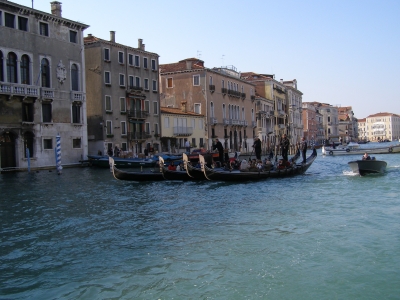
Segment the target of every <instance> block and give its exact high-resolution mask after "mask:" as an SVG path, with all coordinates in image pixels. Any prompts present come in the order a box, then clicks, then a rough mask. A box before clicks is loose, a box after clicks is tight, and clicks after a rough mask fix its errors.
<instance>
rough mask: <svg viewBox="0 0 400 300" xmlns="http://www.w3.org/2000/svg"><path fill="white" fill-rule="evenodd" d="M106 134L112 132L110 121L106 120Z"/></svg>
mask: <svg viewBox="0 0 400 300" xmlns="http://www.w3.org/2000/svg"><path fill="white" fill-rule="evenodd" d="M106 134H107V135H111V134H112V122H111V121H106Z"/></svg>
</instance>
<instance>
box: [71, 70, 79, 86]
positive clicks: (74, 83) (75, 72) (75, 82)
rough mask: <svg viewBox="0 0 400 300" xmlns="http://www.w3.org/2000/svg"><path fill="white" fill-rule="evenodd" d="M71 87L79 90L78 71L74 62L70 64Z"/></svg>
mask: <svg viewBox="0 0 400 300" xmlns="http://www.w3.org/2000/svg"><path fill="white" fill-rule="evenodd" d="M71 89H72V90H73V91H79V71H78V66H77V65H76V64H72V65H71Z"/></svg>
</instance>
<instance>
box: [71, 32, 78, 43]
mask: <svg viewBox="0 0 400 300" xmlns="http://www.w3.org/2000/svg"><path fill="white" fill-rule="evenodd" d="M77 37H78V33H77V32H76V31H72V30H70V31H69V41H70V42H71V43H75V44H76V43H77V42H78V38H77Z"/></svg>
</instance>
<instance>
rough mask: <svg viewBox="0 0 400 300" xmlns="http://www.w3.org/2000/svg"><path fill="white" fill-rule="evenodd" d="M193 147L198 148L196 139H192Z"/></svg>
mask: <svg viewBox="0 0 400 300" xmlns="http://www.w3.org/2000/svg"><path fill="white" fill-rule="evenodd" d="M191 146H192V147H193V146H196V138H192V145H191Z"/></svg>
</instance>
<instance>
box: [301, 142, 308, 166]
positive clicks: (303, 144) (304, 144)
mask: <svg viewBox="0 0 400 300" xmlns="http://www.w3.org/2000/svg"><path fill="white" fill-rule="evenodd" d="M300 149H301V154H302V156H303V161H302V163H303V164H304V163H305V162H306V154H307V141H306V139H305V138H304V136H303V137H302V138H301V144H300Z"/></svg>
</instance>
